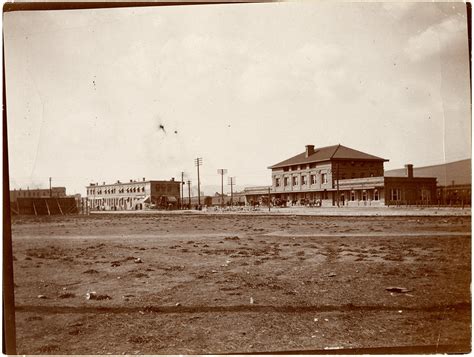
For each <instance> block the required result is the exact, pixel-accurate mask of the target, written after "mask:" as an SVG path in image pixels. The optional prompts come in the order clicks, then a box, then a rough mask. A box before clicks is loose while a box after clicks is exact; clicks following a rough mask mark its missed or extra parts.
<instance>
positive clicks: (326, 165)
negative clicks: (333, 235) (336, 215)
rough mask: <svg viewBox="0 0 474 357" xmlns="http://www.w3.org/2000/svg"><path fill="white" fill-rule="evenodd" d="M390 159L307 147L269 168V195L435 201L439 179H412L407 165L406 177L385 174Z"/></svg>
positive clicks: (337, 201) (291, 199)
mask: <svg viewBox="0 0 474 357" xmlns="http://www.w3.org/2000/svg"><path fill="white" fill-rule="evenodd" d="M386 161H388V160H387V159H384V158H381V157H378V156H374V155H370V154H367V153H364V152H361V151H358V150H354V149H351V148H348V147H346V146H343V145H340V144H339V145H333V146H327V147H322V148H315V147H314V145H306V148H305V151H304V152H302V153H300V154H298V155H296V156H293V157H291V158H289V159H287V160H284V161H281V162H279V163H277V164H275V165H272V166H270V167H269V169H271V170H272V186H271V199H272V200H273V201H274V202H277V204H278V203H283V204H287V205H288V204H309V205H318V206H335V205H344V206H368V205H370V206H373V205H384V204H415V203H432V202H434V198H435V197H436V178H434V177H413V165H406V177H385V176H384V167H383V165H384V162H386ZM254 199H257V197H251V195H249V197H248V199H247V200H248V201H249V200H254Z"/></svg>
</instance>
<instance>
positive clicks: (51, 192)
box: [49, 177, 53, 197]
mask: <svg viewBox="0 0 474 357" xmlns="http://www.w3.org/2000/svg"><path fill="white" fill-rule="evenodd" d="M49 197H53V191H52V189H51V177H50V178H49Z"/></svg>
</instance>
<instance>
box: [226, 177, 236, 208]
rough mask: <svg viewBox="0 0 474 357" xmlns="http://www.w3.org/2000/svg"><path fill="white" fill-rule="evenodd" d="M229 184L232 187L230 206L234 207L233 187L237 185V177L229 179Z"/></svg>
mask: <svg viewBox="0 0 474 357" xmlns="http://www.w3.org/2000/svg"><path fill="white" fill-rule="evenodd" d="M228 180H229V182H228V184H229V185H230V205H231V206H233V205H234V190H233V186H234V185H235V177H229V178H228Z"/></svg>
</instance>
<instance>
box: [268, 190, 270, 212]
mask: <svg viewBox="0 0 474 357" xmlns="http://www.w3.org/2000/svg"><path fill="white" fill-rule="evenodd" d="M268 212H270V187H269V188H268Z"/></svg>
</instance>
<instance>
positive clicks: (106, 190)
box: [87, 186, 145, 195]
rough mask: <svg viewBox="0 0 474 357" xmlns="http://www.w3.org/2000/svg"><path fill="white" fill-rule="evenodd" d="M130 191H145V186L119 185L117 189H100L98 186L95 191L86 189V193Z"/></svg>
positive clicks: (108, 193)
mask: <svg viewBox="0 0 474 357" xmlns="http://www.w3.org/2000/svg"><path fill="white" fill-rule="evenodd" d="M125 192H127V193H132V192H145V187H143V186H142V187H127V188H125V187H121V188H119V189H116V188H106V189H101V188H98V189H97V191H96V190H95V189H88V190H87V194H88V195H102V194H104V195H112V194H114V193H125Z"/></svg>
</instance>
